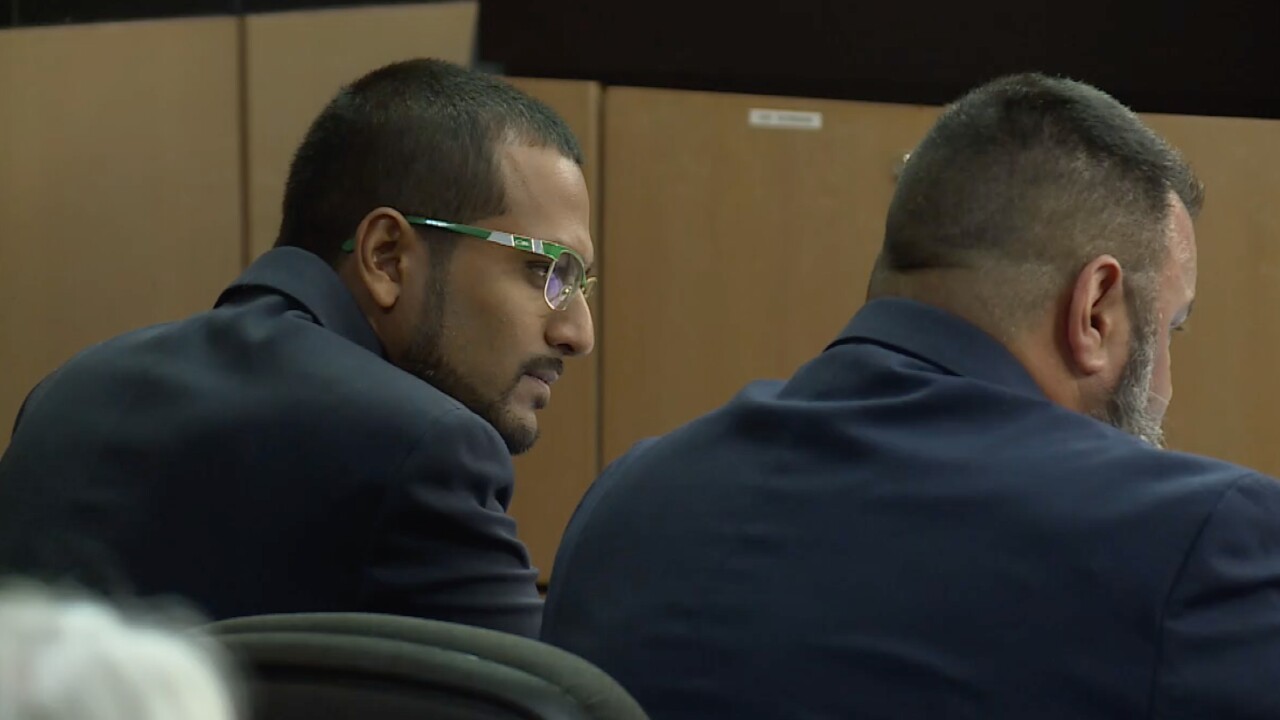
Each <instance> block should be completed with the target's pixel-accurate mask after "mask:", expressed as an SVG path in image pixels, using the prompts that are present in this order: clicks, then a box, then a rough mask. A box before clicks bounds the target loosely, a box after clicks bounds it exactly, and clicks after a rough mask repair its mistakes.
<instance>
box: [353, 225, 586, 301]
mask: <svg viewBox="0 0 1280 720" xmlns="http://www.w3.org/2000/svg"><path fill="white" fill-rule="evenodd" d="M404 219H405V221H406V222H408V223H409V224H410V225H423V226H425V227H433V228H437V229H440V230H447V231H449V232H453V233H458V234H459V235H469V236H471V237H474V238H480V239H481V240H487V241H489V242H492V243H497V244H499V245H505V246H507V247H511V248H515V249H517V250H523V251H524V252H527V253H533V254H534V255H541V256H542V257H545V258H548V259H550V260H551V266H550V267H548V268H547V281H546V284H545V285H543V287H542V296H543V298H544V299H545V300H546V301H547V305H548V306H550V307H551V309H552V310H564V309H565V308H567V307H569V301H570V300H572V299H573V295H574V293H575V292H576V291H578V290H581V291H582V297H584V298H589V297H591V292H592V291H593V290H594V289H595V286H596V279H595V278H589V277H587V264H586V263H585V262H584V261H583V259H582V256H581V255H579V254H578V253H576V252H574V251H573V250H570V249H569V248H567V247H565V246H564V245H560V244H557V243H553V242H551V241H549V240H538V239H535V238H531V237H525V236H523V235H513V234H511V233H508V232H501V231H498V230H485V229H484V228H478V227H471V226H470V225H460V224H458V223H451V222H445V221H444V220H432V219H431V218H424V217H418V216H416V215H405V216H404ZM355 249H356V241H355V239H354V238H353V239H350V240H347V241H346V242H344V243H342V251H343V252H355Z"/></svg>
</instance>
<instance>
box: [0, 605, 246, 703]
mask: <svg viewBox="0 0 1280 720" xmlns="http://www.w3.org/2000/svg"><path fill="white" fill-rule="evenodd" d="M194 624H197V618H196V617H194V616H192V614H191V613H183V615H182V616H181V620H179V615H178V614H177V611H176V609H175V610H174V611H170V612H167V613H165V615H164V616H163V617H162V616H161V615H159V614H156V613H154V612H152V613H130V612H125V611H124V610H122V609H120V608H118V607H117V606H115V605H111V604H108V603H106V602H105V601H102V600H100V599H98V598H96V597H93V596H91V595H87V594H79V593H67V592H54V591H52V590H49V589H46V588H43V587H40V586H37V585H34V584H30V583H6V584H5V585H4V586H3V587H0V720H235V719H236V718H237V717H238V716H239V708H240V706H241V703H240V701H239V698H238V695H237V688H236V686H235V685H234V684H233V676H232V673H231V668H230V665H229V664H228V662H227V659H226V657H225V656H224V655H223V654H222V652H221V651H220V649H219V647H218V646H217V645H216V644H215V643H214V642H213V641H212V640H211V639H209V638H206V637H204V636H203V635H200V634H199V633H198V632H196V631H194V630H192V629H188V628H189V626H190V625H194Z"/></svg>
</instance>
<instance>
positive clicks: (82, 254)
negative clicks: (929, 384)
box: [0, 18, 243, 450]
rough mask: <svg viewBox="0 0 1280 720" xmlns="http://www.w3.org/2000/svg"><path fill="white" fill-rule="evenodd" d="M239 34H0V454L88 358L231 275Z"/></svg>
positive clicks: (149, 25) (134, 28)
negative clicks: (64, 372)
mask: <svg viewBox="0 0 1280 720" xmlns="http://www.w3.org/2000/svg"><path fill="white" fill-rule="evenodd" d="M240 110H241V108H240V90H239V72H238V61H237V21H236V20H234V19H221V18H219V19H201V20H165V21H149V22H134V23H121V24H107V25H85V26H71V27H54V28H39V29H29V30H28V29H23V30H9V31H5V32H0V300H2V301H3V305H2V306H0V450H3V448H4V447H6V446H7V445H8V440H9V432H10V429H11V427H12V421H13V419H14V416H15V414H16V413H17V411H18V408H19V406H20V405H21V403H22V400H23V399H24V398H25V397H26V395H27V393H28V392H29V391H30V389H31V387H32V386H33V385H34V384H35V383H36V382H38V381H39V380H40V378H42V377H43V376H44V375H46V374H47V373H48V372H50V371H51V370H53V369H54V368H55V367H57V366H58V365H59V364H61V363H62V362H63V361H65V360H66V359H67V358H69V357H70V356H71V355H72V354H74V353H76V352H77V351H79V350H81V349H83V348H84V347H85V346H87V345H89V344H91V343H95V342H98V341H101V340H105V339H107V338H108V337H111V336H112V335H115V334H117V333H121V332H124V331H126V330H131V329H134V328H137V327H140V326H143V325H147V324H151V323H156V322H161V321H165V320H174V319H178V318H181V317H184V316H185V315H188V314H190V313H193V312H196V311H199V310H203V309H205V308H208V307H209V306H211V305H212V303H213V301H214V299H215V298H216V297H217V294H218V292H219V290H221V288H222V287H223V286H224V285H225V284H226V283H227V282H229V281H230V280H231V279H232V278H234V277H235V276H236V274H237V273H238V272H239V270H240V262H241V244H242V243H241V237H242V225H243V223H242V214H241V196H242V193H241V177H240Z"/></svg>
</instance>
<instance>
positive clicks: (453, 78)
mask: <svg viewBox="0 0 1280 720" xmlns="http://www.w3.org/2000/svg"><path fill="white" fill-rule="evenodd" d="M504 143H522V144H526V145H530V146H535V147H549V148H552V149H554V150H557V151H559V152H560V153H561V154H562V155H564V156H565V157H567V158H569V159H571V160H573V161H574V162H575V163H577V164H578V165H579V166H581V165H582V163H583V158H582V149H581V148H580V147H579V145H578V141H577V138H575V137H574V134H573V132H572V131H571V130H570V129H569V127H568V125H567V124H566V123H565V121H564V120H563V118H561V117H560V116H559V115H557V114H556V113H555V112H554V111H553V110H551V109H550V108H549V107H547V106H546V105H545V104H543V103H542V102H540V101H538V100H536V99H534V98H532V97H530V96H529V95H526V94H525V93H523V92H521V91H519V90H517V89H516V88H514V87H512V86H511V85H510V84H508V83H507V82H505V81H503V80H501V79H500V78H498V77H496V76H494V75H490V74H487V73H483V72H480V71H476V70H471V69H468V68H464V67H461V66H459V65H456V64H453V63H449V62H446V61H443V60H438V59H430V58H419V59H412V60H405V61H401V62H396V63H392V64H390V65H386V66H384V67H381V68H378V69H376V70H374V71H372V72H370V73H368V74H367V75H365V76H363V77H361V78H360V79H358V80H356V81H355V82H353V83H351V84H349V85H347V86H346V87H344V88H342V89H341V91H339V92H338V94H337V96H336V97H334V98H333V100H331V101H330V102H329V104H328V105H327V106H326V107H325V108H324V110H323V111H322V112H321V113H320V115H319V116H318V117H317V118H316V119H315V120H314V121H313V122H312V124H311V128H310V129H309V130H308V131H307V135H306V138H305V139H304V140H303V141H302V144H301V146H300V147H299V148H298V150H297V152H296V153H295V155H294V158H293V164H292V165H291V166H290V168H289V180H288V183H287V185H286V187H285V193H284V203H283V218H282V220H281V224H280V232H279V235H278V236H277V237H276V246H277V247H279V246H284V245H288V246H294V247H300V248H303V249H305V250H309V251H310V252H313V253H315V254H316V255H319V256H320V257H321V258H323V259H325V260H326V261H327V262H329V263H330V264H336V263H337V262H338V260H339V259H340V258H341V256H342V253H341V245H342V243H343V242H345V241H346V240H347V239H349V238H350V237H351V235H352V233H354V232H355V230H356V228H357V227H358V226H359V224H360V221H361V220H362V219H363V218H364V217H365V215H367V214H368V213H369V212H370V211H371V210H373V209H374V208H376V207H380V206H388V207H394V208H396V209H398V210H401V211H402V212H405V213H412V214H421V215H426V216H429V217H433V218H437V219H441V220H447V221H450V222H458V223H468V222H473V221H475V220H477V219H480V218H484V217H490V216H493V215H501V214H502V213H503V212H504V211H505V205H506V197H505V188H504V183H503V179H502V174H501V168H500V165H499V162H498V158H499V155H498V153H497V152H496V150H497V148H498V147H499V146H500V145H502V144H504Z"/></svg>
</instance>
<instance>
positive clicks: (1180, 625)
mask: <svg viewBox="0 0 1280 720" xmlns="http://www.w3.org/2000/svg"><path fill="white" fill-rule="evenodd" d="M1152 690H1153V693H1152V708H1151V710H1152V711H1151V717H1152V718H1220V719H1222V720H1227V719H1231V720H1237V719H1244V718H1250V719H1253V718H1256V719H1257V720H1263V718H1280V483H1277V482H1276V481H1275V480H1271V479H1269V478H1264V477H1258V476H1253V477H1249V478H1246V479H1244V480H1241V481H1239V482H1238V483H1237V484H1236V485H1235V486H1234V487H1232V488H1231V489H1230V490H1228V491H1227V492H1226V493H1225V494H1224V495H1223V497H1222V500H1221V502H1219V504H1218V507H1217V509H1216V510H1214V512H1213V514H1212V515H1210V517H1209V518H1208V520H1207V521H1206V522H1205V525H1204V527H1203V528H1202V530H1201V532H1200V536H1199V538H1198V539H1197V540H1196V542H1195V543H1194V544H1193V545H1192V547H1191V550H1190V552H1189V553H1188V556H1187V559H1186V561H1185V565H1184V567H1183V569H1182V572H1181V574H1180V577H1179V579H1178V581H1177V583H1176V585H1175V586H1174V588H1173V591H1172V593H1171V594H1170V596H1169V599H1168V602H1167V604H1166V608H1165V615H1164V626H1163V644H1162V648H1161V659H1160V663H1159V665H1158V667H1157V670H1156V676H1155V679H1154V686H1153V688H1152Z"/></svg>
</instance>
